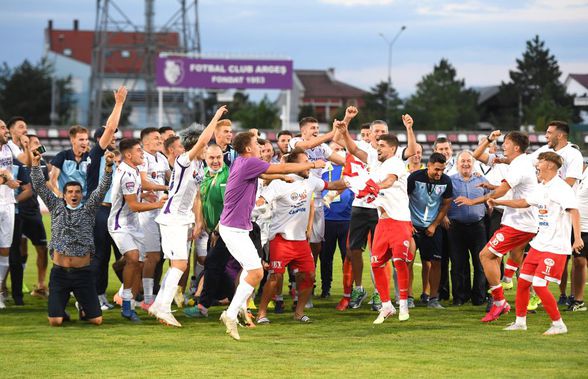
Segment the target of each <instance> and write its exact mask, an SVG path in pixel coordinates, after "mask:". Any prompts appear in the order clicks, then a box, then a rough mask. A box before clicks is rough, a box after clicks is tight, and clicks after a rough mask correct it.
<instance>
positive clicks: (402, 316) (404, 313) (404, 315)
mask: <svg viewBox="0 0 588 379" xmlns="http://www.w3.org/2000/svg"><path fill="white" fill-rule="evenodd" d="M409 318H410V314H409V313H408V304H407V305H406V306H401V307H400V312H398V320H399V321H407V320H408V319H409Z"/></svg>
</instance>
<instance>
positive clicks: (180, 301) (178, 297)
mask: <svg viewBox="0 0 588 379" xmlns="http://www.w3.org/2000/svg"><path fill="white" fill-rule="evenodd" d="M174 303H176V306H177V307H178V308H184V291H182V287H180V286H178V288H177V289H176V294H175V295H174Z"/></svg>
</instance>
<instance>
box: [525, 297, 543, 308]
mask: <svg viewBox="0 0 588 379" xmlns="http://www.w3.org/2000/svg"><path fill="white" fill-rule="evenodd" d="M539 304H541V299H540V298H539V296H537V294H533V296H531V298H530V299H529V305H527V310H528V311H535V310H537V308H538V307H539Z"/></svg>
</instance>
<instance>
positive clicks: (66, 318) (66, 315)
mask: <svg viewBox="0 0 588 379" xmlns="http://www.w3.org/2000/svg"><path fill="white" fill-rule="evenodd" d="M70 321H71V316H70V315H69V313H67V312H66V311H63V322H70Z"/></svg>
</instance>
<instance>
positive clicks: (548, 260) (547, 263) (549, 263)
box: [543, 258, 555, 267]
mask: <svg viewBox="0 0 588 379" xmlns="http://www.w3.org/2000/svg"><path fill="white" fill-rule="evenodd" d="M543 263H545V266H547V267H552V266H553V265H554V264H555V261H554V260H553V259H551V258H545V260H543Z"/></svg>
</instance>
